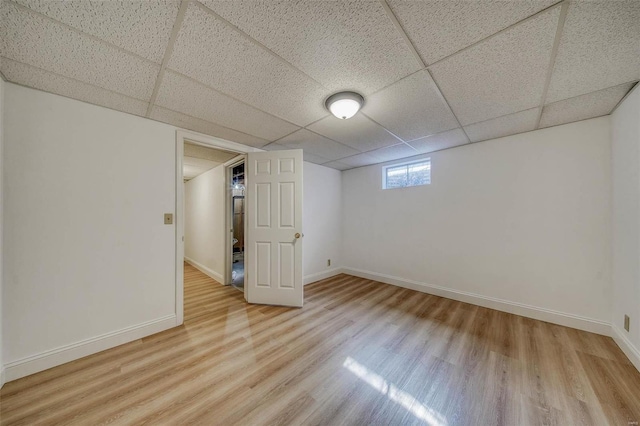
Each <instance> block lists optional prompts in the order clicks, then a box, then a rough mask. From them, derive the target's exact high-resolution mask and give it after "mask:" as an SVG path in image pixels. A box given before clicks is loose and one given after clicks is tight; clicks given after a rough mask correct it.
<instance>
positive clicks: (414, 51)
mask: <svg viewBox="0 0 640 426" xmlns="http://www.w3.org/2000/svg"><path fill="white" fill-rule="evenodd" d="M379 1H380V4H381V5H382V7H383V9H384V11H385V13H386V14H387V17H388V18H389V19H390V20H391V22H392V23H393V26H394V27H396V30H398V32H399V33H400V35H401V36H402V38H403V39H404V41H405V44H406V46H407V47H408V48H409V51H410V52H411V54H412V55H413V57H414V58H415V60H416V62H417V63H418V65H419V66H420V67H421V69H424V68H425V66H426V63H425V61H424V60H423V59H422V56H420V53H419V52H418V50H417V49H416V47H415V45H414V44H413V42H412V41H411V39H410V38H409V35H408V34H407V32H406V31H405V30H404V28H403V27H402V24H401V23H400V21H399V20H398V18H397V17H396V14H395V13H393V10H391V7H390V6H389V4H388V3H387V2H386V0H379ZM418 71H420V70H418ZM416 72H417V71H416ZM412 74H413V73H412ZM405 78H406V77H405Z"/></svg>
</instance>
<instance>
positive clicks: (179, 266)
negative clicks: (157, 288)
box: [174, 129, 263, 326]
mask: <svg viewBox="0 0 640 426" xmlns="http://www.w3.org/2000/svg"><path fill="white" fill-rule="evenodd" d="M185 141H187V142H190V143H194V144H197V145H202V146H207V147H210V148H218V149H224V150H225V151H232V152H237V153H238V154H246V153H248V152H260V151H263V150H262V149H259V148H253V147H250V146H247V145H242V144H239V143H236V142H231V141H228V140H225V139H220V138H216V137H213V136H207V135H203V134H202V133H196V132H191V131H188V130H182V129H178V130H176V207H175V210H176V214H175V219H174V224H175V230H176V325H177V326H178V325H181V324H182V323H183V322H184V275H183V274H184V268H183V262H184V186H183V185H184V184H183V179H184V174H183V170H182V161H183V157H184V142H185ZM226 251H228V250H226ZM228 256H229V253H225V257H228ZM227 260H229V259H228V258H225V271H226V269H228V268H229V265H228V263H229V264H230V262H227ZM225 276H226V272H225Z"/></svg>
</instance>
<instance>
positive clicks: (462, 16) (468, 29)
mask: <svg viewBox="0 0 640 426" xmlns="http://www.w3.org/2000/svg"><path fill="white" fill-rule="evenodd" d="M557 1H558V0H518V1H504V0H501V1H494V0H484V1H469V0H444V1H443V0H436V1H428V2H426V1H424V0H421V1H406V0H388V3H389V6H390V7H391V9H392V10H393V12H394V14H395V15H396V17H397V18H398V20H399V21H400V23H401V24H402V27H403V28H404V30H405V31H406V32H407V35H408V36H409V38H410V39H411V41H412V43H413V45H414V46H415V47H416V49H417V50H418V53H419V54H420V56H421V57H422V60H423V61H424V62H425V63H427V64H432V63H434V62H436V61H439V60H440V59H442V58H444V57H446V56H449V55H451V54H453V53H455V52H457V51H459V50H461V49H463V48H465V47H467V46H469V45H472V44H473V43H476V42H478V41H480V40H482V39H483V38H486V37H489V36H490V35H492V34H495V33H497V32H498V31H500V30H503V29H505V28H507V27H508V26H510V25H513V24H515V23H516V22H518V21H520V20H522V19H525V18H527V17H529V16H531V15H534V14H535V13H537V12H539V11H541V10H543V9H544V8H546V7H548V6H551V5H552V4H554V3H556V2H557Z"/></svg>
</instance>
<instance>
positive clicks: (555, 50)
mask: <svg viewBox="0 0 640 426" xmlns="http://www.w3.org/2000/svg"><path fill="white" fill-rule="evenodd" d="M568 11H569V2H568V1H564V2H563V3H562V6H561V8H560V17H559V18H558V27H557V28H556V36H555V39H554V40H553V48H552V49H551V58H549V65H548V68H547V75H546V76H545V80H544V88H543V89H542V95H541V96H540V109H539V111H538V118H537V119H536V127H535V128H536V129H539V128H540V121H541V120H542V109H543V108H544V104H545V102H546V101H547V93H549V85H550V84H551V77H552V75H553V69H554V68H555V66H556V58H557V57H558V49H559V48H560V40H561V39H562V31H563V30H564V23H565V22H566V20H567V12H568Z"/></svg>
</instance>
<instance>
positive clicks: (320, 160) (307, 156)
mask: <svg viewBox="0 0 640 426" xmlns="http://www.w3.org/2000/svg"><path fill="white" fill-rule="evenodd" d="M302 159H303V160H304V161H308V162H310V163H315V164H324V163H327V162H328V161H329V160H327V159H326V158H324V157H320V156H319V155H315V154H311V153H309V151H308V150H307V151H303V155H302Z"/></svg>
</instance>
